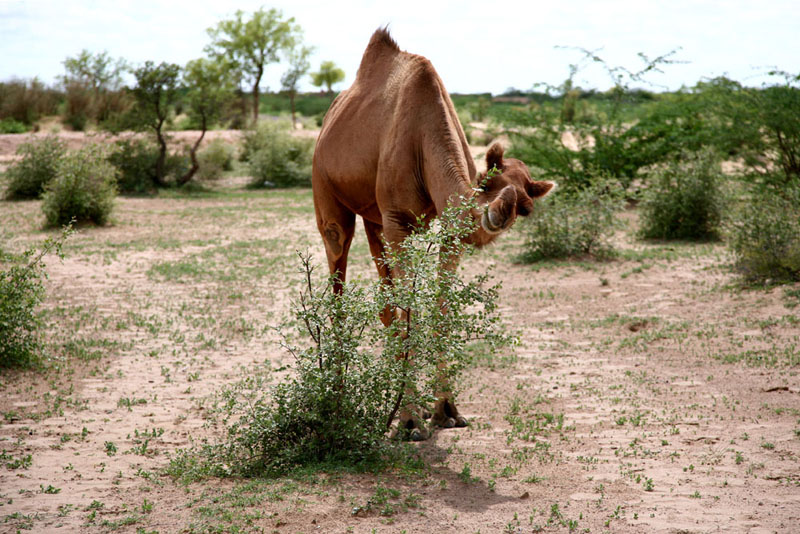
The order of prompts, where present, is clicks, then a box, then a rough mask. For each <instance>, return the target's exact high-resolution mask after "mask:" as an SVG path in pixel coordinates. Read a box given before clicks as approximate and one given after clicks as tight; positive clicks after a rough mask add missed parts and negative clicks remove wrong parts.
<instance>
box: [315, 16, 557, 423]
mask: <svg viewBox="0 0 800 534" xmlns="http://www.w3.org/2000/svg"><path fill="white" fill-rule="evenodd" d="M486 164H487V167H488V168H489V169H492V168H493V167H496V168H497V170H498V171H499V172H500V174H499V175H495V176H494V177H493V178H491V179H490V180H489V181H488V183H486V185H485V186H484V188H483V191H481V192H477V193H476V191H475V188H476V187H477V185H478V184H479V183H483V182H484V180H486V173H483V174H478V173H477V172H476V170H475V164H474V162H473V161H472V157H471V156H470V152H469V146H468V145H467V139H466V136H465V135H464V130H463V129H462V128H461V124H460V123H459V121H458V116H457V115H456V112H455V108H454V107H453V103H452V101H451V100H450V96H449V95H448V93H447V91H446V90H445V88H444V84H443V83H442V80H441V79H440V78H439V75H438V74H437V73H436V71H435V70H434V68H433V66H432V65H431V63H430V62H429V61H428V60H427V59H425V58H424V57H422V56H418V55H415V54H409V53H407V52H403V51H401V50H400V48H399V47H398V46H397V43H396V42H395V41H394V40H393V39H392V37H391V36H390V35H389V32H388V31H386V30H385V29H379V30H377V31H376V32H375V33H374V34H373V36H372V38H371V39H370V42H369V45H368V46H367V49H366V51H365V52H364V57H363V58H362V60H361V66H360V67H359V69H358V74H357V75H356V80H355V82H354V83H353V85H352V86H351V87H350V88H349V89H347V90H346V91H343V92H342V93H341V94H340V95H339V96H338V97H337V98H336V100H335V101H334V102H333V104H332V105H331V108H330V110H329V111H328V113H327V115H326V116H325V121H324V123H323V125H322V131H321V132H320V135H319V138H318V140H317V146H316V150H315V152H314V163H313V172H312V186H313V191H314V208H315V211H316V215H317V227H318V228H319V231H320V233H321V234H322V238H323V241H324V243H325V252H326V255H327V258H328V266H329V268H330V272H331V274H335V273H338V276H339V281H338V282H337V285H336V286H335V288H334V289H335V290H336V291H341V288H342V286H341V284H342V283H343V282H344V280H345V275H346V273H347V253H348V251H349V249H350V243H351V241H352V239H353V233H354V229H355V216H356V214H358V215H360V216H361V217H362V218H363V221H364V228H365V230H366V233H367V240H368V241H369V247H370V251H371V253H372V256H373V258H375V263H376V265H377V267H378V273H379V274H380V276H381V277H383V278H384V279H389V278H390V276H391V273H389V272H388V269H387V268H386V266H385V265H384V263H383V262H382V261H381V258H382V257H383V254H384V243H386V245H387V246H389V247H392V246H395V245H397V244H398V243H400V242H401V241H402V240H403V239H404V238H405V237H406V236H408V235H409V234H410V233H411V232H412V231H413V229H414V226H415V224H416V223H417V220H418V218H419V217H424V218H425V219H426V220H428V221H430V220H431V218H432V217H433V216H436V215H437V214H441V213H442V211H443V210H444V209H445V208H446V207H447V206H448V205H449V204H450V203H452V202H454V201H457V199H458V198H459V197H460V196H461V197H464V198H471V197H473V196H474V195H476V194H477V195H478V197H477V199H476V200H477V202H478V205H479V206H481V208H478V209H472V210H471V212H470V215H471V216H472V217H474V218H475V220H476V222H478V221H479V223H480V224H479V225H477V230H476V231H475V232H474V233H473V234H472V235H471V236H469V237H468V238H467V241H469V242H470V243H472V244H474V245H476V246H478V247H481V246H483V245H486V244H487V243H489V242H491V241H492V240H494V239H495V238H496V237H497V235H498V234H499V233H501V232H502V231H503V230H506V229H508V228H509V227H510V226H511V225H512V224H513V222H514V220H515V218H516V216H517V215H523V216H524V215H528V214H529V213H530V212H531V210H532V209H533V199H535V198H538V197H543V196H544V195H546V194H547V193H548V192H549V191H550V190H551V189H552V187H553V185H554V184H553V183H552V182H539V181H533V180H531V177H530V173H529V172H528V169H527V167H526V166H525V164H524V163H523V162H521V161H519V160H517V159H512V158H506V159H504V158H503V148H502V147H501V146H500V145H499V144H494V145H492V146H491V147H490V148H489V150H488V152H487V154H486ZM382 320H383V321H384V323H385V324H388V323H389V322H391V320H392V315H391V314H390V313H385V314H384V316H383V317H382ZM437 396H438V400H437V402H436V406H435V409H434V414H433V422H434V424H436V425H439V426H442V427H445V428H449V427H453V426H465V425H466V424H467V422H466V420H465V419H464V418H463V417H462V416H460V415H459V414H458V410H457V409H456V406H455V403H454V401H453V399H452V398H451V397H450V395H449V394H447V393H442V394H437ZM400 422H401V426H404V427H405V428H408V429H409V430H410V435H411V438H412V439H426V438H427V437H428V436H429V432H428V430H427V429H426V427H425V425H424V424H423V423H422V421H421V419H420V418H419V417H418V415H417V413H415V410H413V409H412V408H406V409H404V410H403V411H402V412H401V414H400Z"/></svg>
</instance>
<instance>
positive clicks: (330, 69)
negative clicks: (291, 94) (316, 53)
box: [311, 61, 344, 94]
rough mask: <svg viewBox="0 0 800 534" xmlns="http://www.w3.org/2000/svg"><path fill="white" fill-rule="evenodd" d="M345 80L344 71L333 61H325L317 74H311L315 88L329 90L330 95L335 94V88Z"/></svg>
mask: <svg viewBox="0 0 800 534" xmlns="http://www.w3.org/2000/svg"><path fill="white" fill-rule="evenodd" d="M342 80H344V71H343V70H342V69H340V68H339V67H337V66H336V63H334V62H333V61H323V62H322V63H321V64H320V66H319V70H318V71H317V72H312V73H311V84H312V85H313V86H314V87H320V88H321V87H322V86H323V85H324V86H325V87H327V88H328V94H330V93H332V92H333V86H334V85H336V84H337V83H339V82H341V81H342Z"/></svg>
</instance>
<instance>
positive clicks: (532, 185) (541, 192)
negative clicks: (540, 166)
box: [525, 181, 558, 198]
mask: <svg viewBox="0 0 800 534" xmlns="http://www.w3.org/2000/svg"><path fill="white" fill-rule="evenodd" d="M556 187H558V184H556V183H555V182H537V181H533V182H528V185H527V186H525V192H526V193H528V196H529V197H531V198H542V197H546V196H547V195H549V194H550V193H552V192H553V191H555V189H556Z"/></svg>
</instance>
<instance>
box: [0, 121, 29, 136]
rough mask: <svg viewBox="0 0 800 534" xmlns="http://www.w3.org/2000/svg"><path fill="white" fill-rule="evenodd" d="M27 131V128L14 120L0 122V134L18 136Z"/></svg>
mask: <svg viewBox="0 0 800 534" xmlns="http://www.w3.org/2000/svg"><path fill="white" fill-rule="evenodd" d="M27 131H28V127H27V126H25V124H24V123H22V122H20V121H18V120H16V119H12V118H10V117H9V118H5V119H2V120H0V134H20V133H25V132H27Z"/></svg>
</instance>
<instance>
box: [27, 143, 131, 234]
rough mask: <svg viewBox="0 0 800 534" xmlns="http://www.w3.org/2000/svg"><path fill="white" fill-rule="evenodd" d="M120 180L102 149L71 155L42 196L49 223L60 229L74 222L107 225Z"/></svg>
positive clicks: (63, 162)
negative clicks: (117, 181)
mask: <svg viewBox="0 0 800 534" xmlns="http://www.w3.org/2000/svg"><path fill="white" fill-rule="evenodd" d="M116 180H117V176H116V169H115V168H114V166H113V165H111V164H110V163H108V161H107V160H106V154H105V153H104V152H103V149H102V148H101V147H99V146H96V145H94V146H88V147H86V148H83V149H81V150H78V151H76V152H72V153H69V154H67V155H66V156H65V157H64V158H63V159H62V160H61V162H60V163H59V166H58V170H57V171H56V177H55V178H54V179H53V180H52V181H51V182H50V183H48V184H47V186H46V188H45V193H44V196H43V197H42V211H44V215H45V218H46V220H47V224H48V225H49V226H60V225H64V224H67V223H68V222H70V221H71V220H75V221H76V222H78V223H82V222H92V223H94V224H97V225H103V224H106V222H108V218H109V216H110V215H111V210H112V209H113V207H114V198H115V197H116V195H117V187H116Z"/></svg>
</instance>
